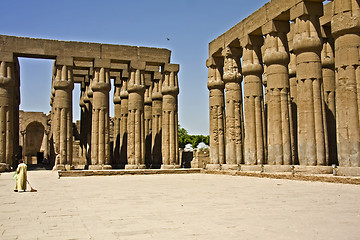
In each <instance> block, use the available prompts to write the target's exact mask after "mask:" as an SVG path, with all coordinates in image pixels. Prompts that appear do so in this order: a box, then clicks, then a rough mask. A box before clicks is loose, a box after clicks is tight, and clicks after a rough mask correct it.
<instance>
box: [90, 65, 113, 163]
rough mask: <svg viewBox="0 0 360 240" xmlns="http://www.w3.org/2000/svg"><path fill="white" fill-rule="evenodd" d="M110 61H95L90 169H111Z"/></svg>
mask: <svg viewBox="0 0 360 240" xmlns="http://www.w3.org/2000/svg"><path fill="white" fill-rule="evenodd" d="M109 68H110V61H106V60H101V59H95V63H94V78H93V81H92V85H91V88H92V91H93V110H92V128H91V166H89V169H109V168H111V165H110V142H109V141H110V139H109V91H110V88H111V86H110V73H109Z"/></svg>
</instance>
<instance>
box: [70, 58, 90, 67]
mask: <svg viewBox="0 0 360 240" xmlns="http://www.w3.org/2000/svg"><path fill="white" fill-rule="evenodd" d="M74 66H75V67H88V68H90V67H94V63H93V61H92V60H91V61H82V60H76V59H74Z"/></svg>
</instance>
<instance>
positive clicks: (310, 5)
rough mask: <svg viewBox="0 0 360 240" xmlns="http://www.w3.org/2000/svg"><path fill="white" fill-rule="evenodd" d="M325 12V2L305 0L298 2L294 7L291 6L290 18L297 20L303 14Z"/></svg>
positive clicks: (316, 14)
mask: <svg viewBox="0 0 360 240" xmlns="http://www.w3.org/2000/svg"><path fill="white" fill-rule="evenodd" d="M323 14H324V12H323V4H322V1H320V2H304V1H301V2H299V3H298V4H296V5H295V6H294V7H292V8H290V20H295V19H296V18H298V17H301V16H303V15H315V16H318V17H320V16H322V15H323Z"/></svg>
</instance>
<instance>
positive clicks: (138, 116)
mask: <svg viewBox="0 0 360 240" xmlns="http://www.w3.org/2000/svg"><path fill="white" fill-rule="evenodd" d="M144 69H145V63H143V62H136V63H135V62H131V64H130V79H129V83H128V86H127V87H128V89H127V90H128V93H129V102H128V109H129V111H128V112H129V115H128V145H127V157H128V164H127V165H126V166H125V168H126V169H134V168H145V152H144V151H145V132H144V93H145V79H144Z"/></svg>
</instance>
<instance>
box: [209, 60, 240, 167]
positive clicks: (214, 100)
mask: <svg viewBox="0 0 360 240" xmlns="http://www.w3.org/2000/svg"><path fill="white" fill-rule="evenodd" d="M223 64H224V61H223V60H222V59H217V61H216V60H215V59H214V58H209V59H208V60H207V61H206V66H207V67H208V82H207V87H208V89H209V115H210V164H208V165H207V166H206V168H207V169H220V165H223V164H225V138H224V133H225V131H224V130H225V129H224V124H225V102H224V87H225V86H224V82H223V80H222V72H223ZM240 90H241V87H240Z"/></svg>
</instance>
